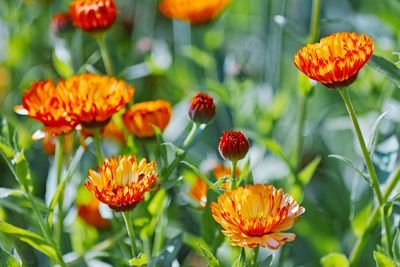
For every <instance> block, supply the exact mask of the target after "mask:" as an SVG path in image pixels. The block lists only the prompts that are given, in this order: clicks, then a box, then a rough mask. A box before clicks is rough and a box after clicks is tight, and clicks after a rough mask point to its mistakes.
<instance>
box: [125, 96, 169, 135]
mask: <svg viewBox="0 0 400 267" xmlns="http://www.w3.org/2000/svg"><path fill="white" fill-rule="evenodd" d="M171 115H172V107H171V104H170V103H168V102H167V101H165V100H156V101H147V102H140V103H137V104H134V105H133V106H132V107H131V108H130V109H129V110H127V111H126V112H125V113H124V114H123V115H122V120H123V122H124V125H125V126H126V128H127V129H128V131H129V132H131V133H132V134H134V135H136V136H138V137H152V136H154V134H155V133H154V130H153V127H152V125H155V126H157V127H158V128H159V129H160V130H161V131H163V130H164V129H165V128H166V127H167V125H168V123H169V120H170V119H171Z"/></svg>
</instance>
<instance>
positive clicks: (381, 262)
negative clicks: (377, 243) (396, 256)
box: [374, 251, 396, 267]
mask: <svg viewBox="0 0 400 267" xmlns="http://www.w3.org/2000/svg"><path fill="white" fill-rule="evenodd" d="M374 259H375V263H376V267H396V263H394V262H393V260H392V259H390V258H389V257H388V256H386V255H385V254H382V253H380V252H378V251H374Z"/></svg>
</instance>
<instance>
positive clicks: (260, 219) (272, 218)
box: [210, 184, 304, 249]
mask: <svg viewBox="0 0 400 267" xmlns="http://www.w3.org/2000/svg"><path fill="white" fill-rule="evenodd" d="M210 207H211V212H212V215H213V217H214V219H215V221H216V222H218V223H219V224H220V225H221V226H222V228H223V229H224V230H222V233H223V234H224V235H225V236H228V237H229V238H230V240H231V243H232V245H233V246H240V247H250V248H254V247H257V246H261V247H266V248H269V249H278V248H279V247H281V246H282V245H283V244H285V243H286V242H289V241H293V240H294V239H295V238H296V235H295V234H294V233H283V232H282V231H286V230H288V229H290V228H291V227H292V226H293V225H294V224H295V223H296V222H297V221H298V220H299V219H300V217H299V216H300V215H301V214H303V213H304V208H303V207H301V206H299V204H298V203H297V202H296V201H295V200H294V199H293V197H292V196H291V195H289V194H285V193H284V192H283V190H282V189H279V190H278V189H276V188H275V187H274V186H272V185H261V184H256V185H247V186H246V187H239V188H237V189H235V190H232V191H227V192H225V193H224V194H223V195H221V196H219V197H218V203H215V202H213V203H211V206H210Z"/></svg>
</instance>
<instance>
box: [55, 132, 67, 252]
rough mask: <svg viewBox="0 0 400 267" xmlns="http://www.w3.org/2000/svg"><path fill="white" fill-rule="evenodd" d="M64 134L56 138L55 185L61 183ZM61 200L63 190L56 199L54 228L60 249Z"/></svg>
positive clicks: (62, 198) (61, 231)
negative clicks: (56, 208)
mask: <svg viewBox="0 0 400 267" xmlns="http://www.w3.org/2000/svg"><path fill="white" fill-rule="evenodd" d="M64 140H65V139H64V135H61V136H58V137H57V140H56V152H55V153H56V154H55V158H54V161H55V164H56V172H57V173H56V175H57V176H56V177H57V186H58V185H59V184H60V183H61V179H62V170H63V155H64ZM63 202H64V192H61V194H60V198H59V199H58V203H57V205H58V213H57V224H56V229H55V236H56V239H55V240H56V243H57V244H58V247H59V248H60V251H62V235H63V232H64V211H63Z"/></svg>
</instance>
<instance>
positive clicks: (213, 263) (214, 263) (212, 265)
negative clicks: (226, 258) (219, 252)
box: [197, 243, 221, 267]
mask: <svg viewBox="0 0 400 267" xmlns="http://www.w3.org/2000/svg"><path fill="white" fill-rule="evenodd" d="M197 246H198V247H199V249H200V252H201V254H202V255H203V256H204V258H205V259H206V260H207V263H208V266H209V267H219V266H221V264H220V263H219V261H218V260H217V258H216V257H215V256H214V254H212V252H211V251H210V250H209V249H208V248H207V247H205V246H203V245H201V244H200V243H197Z"/></svg>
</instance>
